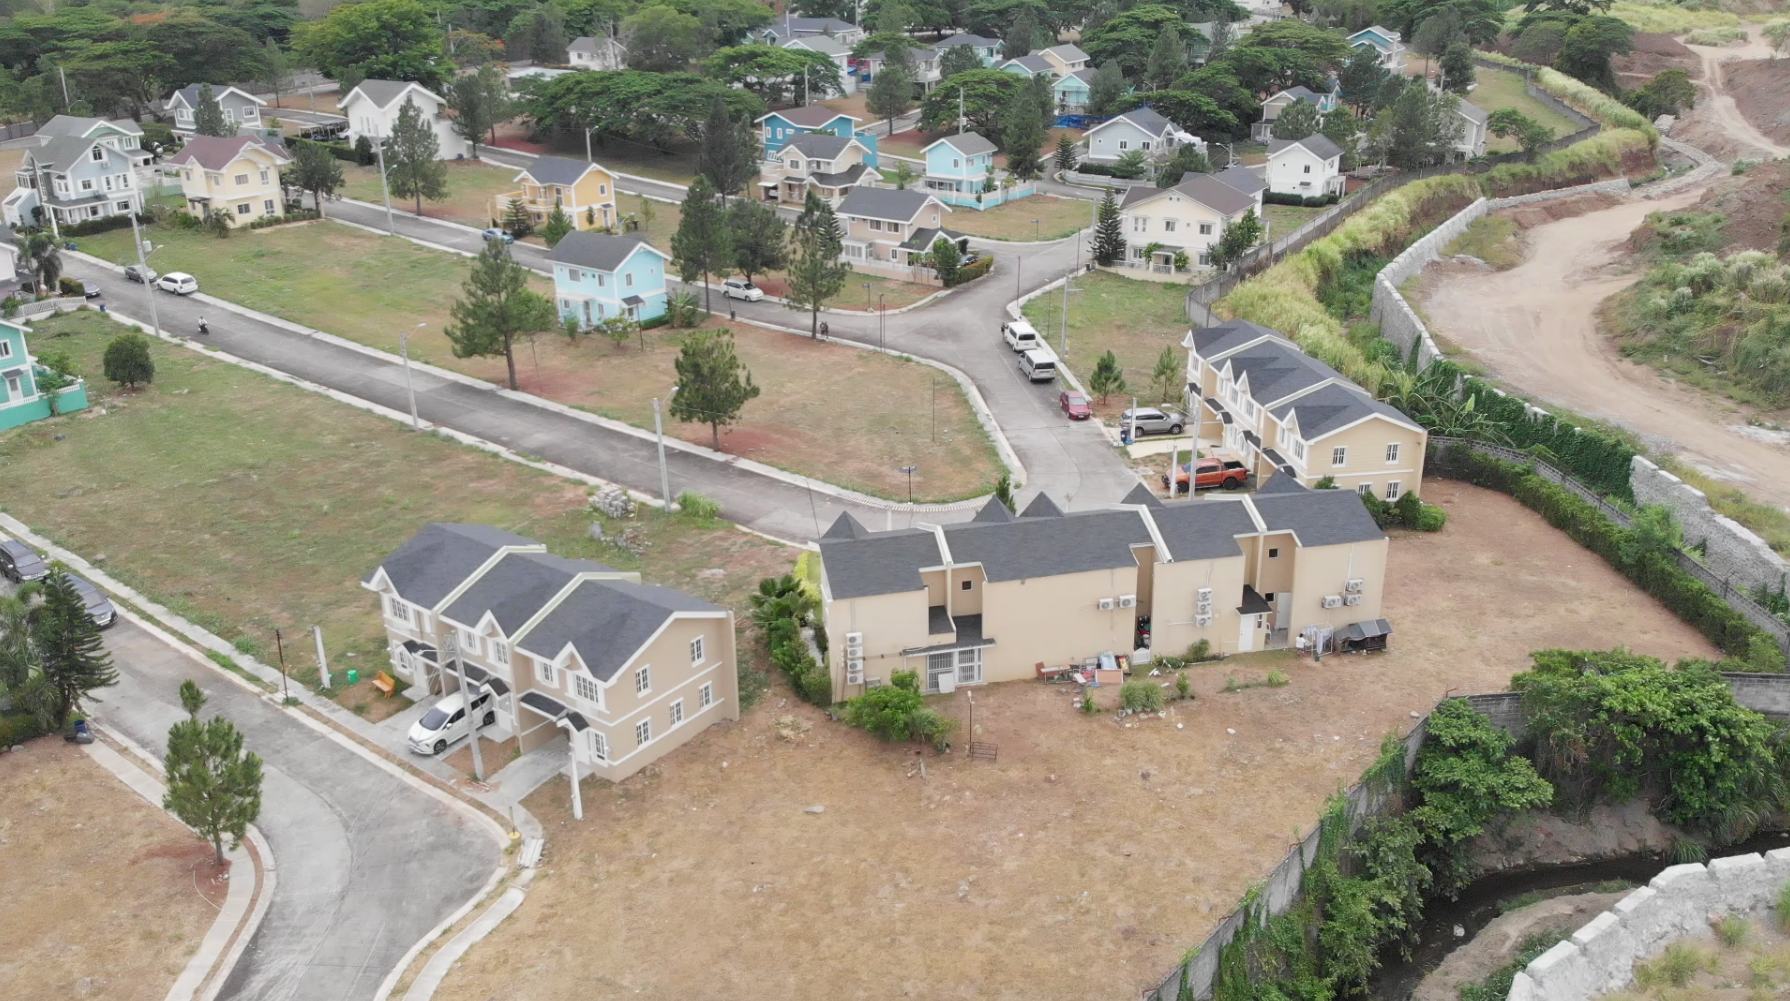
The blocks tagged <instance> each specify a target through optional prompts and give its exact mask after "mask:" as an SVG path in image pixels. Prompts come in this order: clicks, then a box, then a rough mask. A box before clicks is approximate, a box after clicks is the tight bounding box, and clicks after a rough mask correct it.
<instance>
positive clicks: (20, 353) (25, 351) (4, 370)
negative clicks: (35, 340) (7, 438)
mask: <svg viewBox="0 0 1790 1001" xmlns="http://www.w3.org/2000/svg"><path fill="white" fill-rule="evenodd" d="M0 353H4V355H5V357H0V407H16V406H18V405H20V404H23V403H27V402H29V401H31V400H34V399H36V398H37V374H36V373H35V372H33V371H32V370H31V352H30V349H29V348H27V347H26V345H25V331H24V330H22V329H20V328H18V327H15V326H13V325H12V324H10V323H7V324H0ZM15 379H16V380H17V382H18V390H17V391H16V392H15V391H14V390H13V389H12V384H13V381H14V380H15ZM11 426H14V425H8V427H11Z"/></svg>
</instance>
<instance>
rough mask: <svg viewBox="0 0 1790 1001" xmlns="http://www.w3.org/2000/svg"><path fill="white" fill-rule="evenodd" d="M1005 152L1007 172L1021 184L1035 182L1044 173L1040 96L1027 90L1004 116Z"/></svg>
mask: <svg viewBox="0 0 1790 1001" xmlns="http://www.w3.org/2000/svg"><path fill="white" fill-rule="evenodd" d="M1002 117H1003V118H1004V119H1005V121H1004V122H1002V128H1001V149H1002V150H1003V151H1005V152H1006V154H1007V169H1008V170H1009V171H1010V172H1012V174H1013V176H1015V177H1018V178H1020V179H1021V180H1026V181H1029V180H1032V179H1033V178H1035V177H1037V176H1038V175H1039V174H1042V173H1044V162H1043V160H1042V159H1041V158H1040V157H1039V153H1038V150H1039V147H1041V146H1043V145H1044V126H1043V125H1041V124H1040V121H1039V115H1038V95H1037V94H1036V93H1035V92H1034V91H1033V90H1032V88H1030V87H1027V88H1025V89H1024V90H1022V91H1020V92H1019V96H1018V97H1017V98H1015V99H1014V101H1013V103H1012V104H1009V105H1008V106H1007V111H1006V113H1005V114H1004V115H1003V116H1002Z"/></svg>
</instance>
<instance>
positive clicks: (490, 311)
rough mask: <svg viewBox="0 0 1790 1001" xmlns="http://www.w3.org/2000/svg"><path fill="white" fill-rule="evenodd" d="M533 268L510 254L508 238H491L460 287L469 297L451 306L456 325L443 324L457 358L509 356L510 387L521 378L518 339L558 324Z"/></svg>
mask: <svg viewBox="0 0 1790 1001" xmlns="http://www.w3.org/2000/svg"><path fill="white" fill-rule="evenodd" d="M528 278H529V271H528V269H527V268H525V267H523V266H522V265H520V264H518V263H516V261H515V259H514V258H512V257H510V251H509V248H508V247H507V246H505V245H504V243H503V242H502V241H499V240H487V241H486V242H485V249H484V250H483V251H482V252H480V254H479V256H478V257H476V258H474V259H473V262H472V274H471V275H469V276H468V277H467V279H466V281H465V282H464V283H463V284H462V285H461V286H460V287H461V289H462V290H464V291H465V293H466V294H465V297H464V298H461V299H457V300H455V302H454V304H453V306H452V307H451V308H450V309H449V311H448V312H449V314H450V315H451V316H452V317H453V321H454V322H453V323H451V324H449V325H448V326H446V327H444V328H442V333H444V334H446V335H447V339H448V342H449V343H450V344H451V345H452V347H453V351H454V357H455V358H472V357H492V356H496V355H503V358H504V361H505V362H506V363H507V364H508V365H509V370H510V388H511V389H517V388H519V386H518V384H517V382H516V352H515V342H516V338H518V337H524V336H530V335H533V334H536V333H539V332H540V331H543V330H551V329H553V327H555V326H556V325H557V323H558V317H557V316H556V315H555V311H554V308H553V300H551V299H548V298H547V297H546V296H543V295H541V294H540V293H539V292H536V291H534V290H533V289H531V288H529V287H528Z"/></svg>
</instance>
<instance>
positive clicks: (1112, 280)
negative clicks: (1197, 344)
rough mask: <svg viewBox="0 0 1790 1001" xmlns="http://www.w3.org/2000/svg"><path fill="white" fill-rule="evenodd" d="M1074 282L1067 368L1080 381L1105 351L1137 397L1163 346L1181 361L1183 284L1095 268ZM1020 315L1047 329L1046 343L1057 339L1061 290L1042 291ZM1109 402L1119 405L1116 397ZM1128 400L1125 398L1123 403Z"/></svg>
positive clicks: (1184, 322) (1184, 330)
mask: <svg viewBox="0 0 1790 1001" xmlns="http://www.w3.org/2000/svg"><path fill="white" fill-rule="evenodd" d="M1075 287H1076V288H1079V289H1081V290H1082V291H1080V292H1072V293H1070V295H1069V368H1070V370H1071V371H1073V372H1074V373H1075V374H1076V376H1077V377H1079V378H1080V379H1082V381H1083V382H1084V383H1085V382H1086V381H1087V378H1088V375H1089V373H1091V372H1093V371H1094V362H1095V360H1096V359H1098V358H1099V357H1100V355H1101V354H1102V353H1103V352H1105V351H1109V350H1110V351H1112V352H1113V353H1114V354H1116V355H1118V358H1119V366H1120V367H1121V368H1122V369H1123V370H1124V372H1125V381H1126V382H1127V383H1128V384H1129V387H1130V390H1129V391H1130V392H1135V393H1138V394H1139V395H1140V396H1141V395H1142V394H1143V392H1144V390H1145V389H1146V388H1147V387H1148V386H1149V383H1150V370H1151V369H1152V368H1153V367H1155V365H1156V358H1157V356H1159V355H1161V354H1162V349H1163V348H1165V347H1170V348H1173V349H1174V351H1175V354H1176V356H1177V357H1179V358H1180V359H1181V364H1183V365H1185V364H1186V352H1184V351H1182V350H1181V339H1182V338H1183V337H1185V336H1186V335H1187V328H1188V326H1189V324H1188V322H1187V286H1185V285H1165V284H1162V283H1160V282H1146V281H1138V280H1136V279H1132V278H1121V277H1120V276H1118V275H1115V274H1111V273H1108V272H1105V271H1096V272H1093V273H1091V274H1086V275H1082V276H1080V277H1078V278H1076V279H1075ZM1025 315H1026V319H1028V320H1030V321H1032V325H1033V326H1035V327H1037V328H1038V329H1039V330H1040V331H1048V332H1049V333H1050V336H1051V343H1053V344H1054V343H1056V331H1058V330H1059V329H1060V325H1061V323H1062V317H1063V296H1062V293H1061V292H1055V293H1052V294H1050V295H1041V296H1039V297H1038V298H1036V299H1033V300H1032V301H1031V302H1028V303H1026V306H1025ZM1108 402H1109V404H1110V405H1111V406H1112V407H1114V408H1115V409H1122V407H1120V406H1119V401H1118V400H1117V399H1116V398H1114V399H1112V400H1109V401H1108ZM1139 402H1146V401H1142V400H1140V401H1139ZM1130 405H1131V402H1130V400H1129V399H1126V400H1125V401H1124V406H1130Z"/></svg>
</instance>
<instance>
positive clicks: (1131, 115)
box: [1096, 108, 1175, 136]
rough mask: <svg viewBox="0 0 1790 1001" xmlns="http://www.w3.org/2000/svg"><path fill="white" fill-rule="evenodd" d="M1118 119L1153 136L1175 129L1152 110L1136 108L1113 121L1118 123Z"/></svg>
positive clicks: (1173, 125)
mask: <svg viewBox="0 0 1790 1001" xmlns="http://www.w3.org/2000/svg"><path fill="white" fill-rule="evenodd" d="M1120 118H1123V119H1124V120H1126V121H1128V122H1130V123H1131V124H1133V125H1135V126H1137V127H1138V128H1140V129H1142V130H1144V131H1145V132H1148V133H1149V134H1150V135H1153V136H1160V135H1162V134H1163V133H1164V132H1167V131H1168V130H1169V129H1172V128H1174V127H1175V123H1174V122H1171V121H1169V120H1168V119H1166V118H1164V117H1162V113H1161V112H1159V111H1157V110H1155V109H1154V108H1136V109H1134V110H1131V111H1127V112H1125V113H1124V114H1122V115H1119V116H1118V118H1114V119H1113V121H1118V120H1119V119H1120ZM1098 127H1099V126H1096V128H1098Z"/></svg>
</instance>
